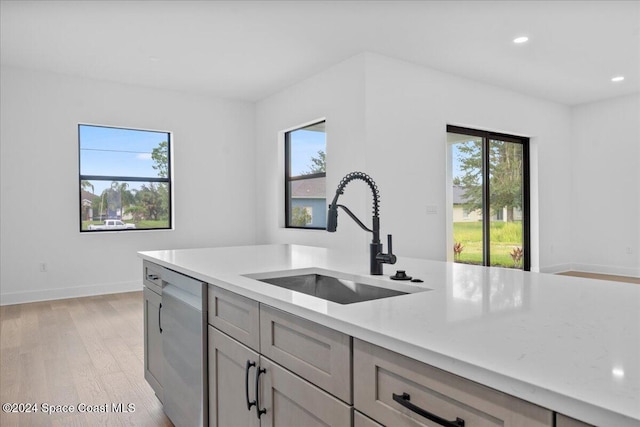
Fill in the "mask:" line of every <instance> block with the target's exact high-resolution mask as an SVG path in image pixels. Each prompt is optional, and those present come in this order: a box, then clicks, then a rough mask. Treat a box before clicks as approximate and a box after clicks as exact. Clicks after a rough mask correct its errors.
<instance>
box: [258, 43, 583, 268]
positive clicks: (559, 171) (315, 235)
mask: <svg viewBox="0 0 640 427" xmlns="http://www.w3.org/2000/svg"><path fill="white" fill-rule="evenodd" d="M347 106H348V107H347ZM321 116H326V117H327V188H328V189H329V191H331V192H332V193H333V191H334V190H333V189H335V187H336V185H337V183H338V182H339V180H340V178H341V177H342V176H343V175H344V174H345V173H347V172H350V171H353V170H363V171H364V172H367V173H369V174H371V176H372V177H373V178H374V179H375V181H376V183H377V184H378V186H379V188H380V192H381V224H382V233H383V237H384V234H386V233H392V234H393V235H394V251H395V252H396V253H397V254H398V255H400V256H402V255H404V256H412V257H421V258H429V259H438V260H445V259H446V256H447V247H448V246H447V239H446V227H447V217H446V188H447V187H446V161H445V159H446V149H447V145H446V125H447V124H454V125H461V126H468V127H472V128H480V129H487V130H493V131H498V132H505V133H512V134H517V135H525V136H529V137H531V143H532V156H533V166H534V167H533V168H532V169H533V171H532V190H533V192H534V196H537V197H534V206H533V207H532V215H533V219H534V222H535V224H534V225H533V227H532V232H533V234H534V235H533V243H534V245H535V247H534V249H536V248H538V249H539V251H536V254H535V255H534V256H533V267H534V269H537V268H538V267H539V266H540V267H542V268H543V269H545V268H548V269H553V268H559V266H564V265H567V264H568V263H569V260H570V258H569V248H570V230H569V228H568V227H567V225H566V224H567V223H568V222H569V221H570V219H571V203H570V197H569V195H570V191H571V173H570V168H569V167H568V165H569V164H570V163H571V153H570V146H569V140H570V134H569V132H570V125H569V123H570V110H569V108H568V107H566V106H562V105H559V104H554V103H551V102H546V101H541V100H538V99H534V98H531V97H527V96H524V95H520V94H517V93H514V92H511V91H506V90H502V89H499V88H495V87H491V86H487V85H484V84H479V83H476V82H473V81H469V80H466V79H462V78H458V77H455V76H452V75H449V74H444V73H440V72H437V71H434V70H431V69H427V68H424V67H419V66H415V65H413V64H409V63H406V62H402V61H398V60H394V59H391V58H387V57H383V56H380V55H376V54H363V55H359V56H357V57H356V58H353V59H351V60H348V61H345V62H344V63H342V64H339V65H338V66H336V67H334V68H332V69H331V70H329V71H327V72H324V73H321V74H319V75H317V76H315V77H314V78H312V79H309V80H307V81H304V82H302V83H300V84H298V85H296V86H295V87H294V88H290V89H288V90H286V91H283V92H281V93H279V94H277V95H274V96H272V97H270V98H267V99H265V100H263V101H262V102H260V103H259V104H258V107H257V110H256V121H257V126H256V138H257V141H258V147H257V152H258V158H261V159H265V160H268V161H265V162H259V163H262V164H261V165H260V166H259V167H260V169H259V170H258V177H260V178H259V179H258V181H257V189H258V194H263V195H264V197H261V198H260V199H259V200H258V203H259V205H258V206H260V210H261V211H262V212H263V217H264V221H262V222H260V221H259V225H258V228H264V231H262V232H261V234H260V239H261V240H262V241H265V242H272V241H288V242H296V243H305V244H316V245H319V246H332V245H349V246H350V247H353V248H360V249H362V250H367V246H366V242H367V241H368V240H370V236H368V235H367V234H366V233H364V232H363V231H361V230H360V229H359V228H358V227H357V226H356V225H355V224H354V223H353V222H352V221H351V220H350V219H348V218H347V217H346V215H343V216H342V217H341V220H340V221H339V228H338V232H337V233H336V234H335V235H332V234H329V233H324V232H322V231H299V230H284V229H282V228H281V227H282V224H281V223H279V222H278V218H279V217H281V216H282V215H283V214H282V208H281V206H282V205H283V203H284V202H283V199H282V195H281V192H279V191H280V189H279V187H281V186H282V184H281V181H278V182H276V181H275V179H276V178H277V177H278V176H280V175H281V173H282V172H281V167H282V163H281V161H280V160H279V158H280V157H281V152H280V151H279V149H278V145H277V141H276V140H277V138H276V135H277V132H278V131H279V130H281V129H285V128H288V127H291V126H294V125H296V124H299V123H301V122H304V121H306V120H310V119H313V118H314V117H321ZM349 126H350V127H351V129H352V130H358V129H361V130H358V131H357V132H356V133H357V135H358V137H357V138H355V139H354V138H348V137H347V136H348V135H347V134H346V133H345V129H348V127H349ZM278 162H280V163H278ZM538 164H540V165H544V168H542V167H540V168H539V170H538V168H537V166H536V165H538ZM263 178H264V179H263ZM274 186H275V188H274ZM357 186H358V184H356V183H353V184H350V186H349V187H348V189H347V191H346V192H345V196H343V197H345V199H343V198H341V201H342V200H345V204H347V205H349V206H351V207H354V206H355V207H354V209H352V210H354V212H355V213H356V214H357V215H358V216H360V217H361V218H362V219H366V222H367V223H368V222H369V221H370V220H369V218H368V217H367V216H368V215H369V214H370V195H369V191H368V189H367V188H366V186H365V185H362V186H361V188H360V189H357V188H356V187H357ZM348 195H349V196H351V197H354V196H358V197H360V199H359V200H357V201H356V202H348V201H347V199H346V197H347V196H348ZM350 203H354V204H350ZM427 206H436V208H437V213H436V214H430V215H427V212H426V211H427ZM260 224H262V225H260ZM552 249H553V250H552ZM538 253H539V256H538Z"/></svg>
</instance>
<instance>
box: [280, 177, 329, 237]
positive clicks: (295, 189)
mask: <svg viewBox="0 0 640 427" xmlns="http://www.w3.org/2000/svg"><path fill="white" fill-rule="evenodd" d="M289 194H290V196H291V198H290V202H289V203H290V205H289V215H290V216H289V218H288V223H289V226H290V227H309V228H326V227H327V199H326V178H324V177H320V178H309V179H299V180H296V181H289Z"/></svg>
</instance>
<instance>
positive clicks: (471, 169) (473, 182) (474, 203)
mask: <svg viewBox="0 0 640 427" xmlns="http://www.w3.org/2000/svg"><path fill="white" fill-rule="evenodd" d="M456 148H457V149H458V161H460V170H461V172H462V173H463V175H462V176H460V177H455V178H454V184H455V185H459V186H460V187H462V188H463V189H464V198H465V203H464V207H465V209H467V210H468V211H470V212H472V211H475V210H477V209H481V208H482V143H481V142H480V141H476V140H472V141H467V142H462V143H458V144H456Z"/></svg>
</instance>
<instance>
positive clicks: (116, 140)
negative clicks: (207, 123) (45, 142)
mask: <svg viewBox="0 0 640 427" xmlns="http://www.w3.org/2000/svg"><path fill="white" fill-rule="evenodd" d="M79 132H80V167H81V170H80V174H81V175H103V176H105V175H106V176H130V177H137V176H139V177H157V176H158V172H157V171H156V170H155V169H153V167H152V166H153V165H154V162H153V160H152V159H151V152H152V151H153V149H154V148H156V147H157V146H158V145H159V144H160V143H161V142H162V141H166V140H167V138H168V134H167V133H166V132H155V131H144V130H133V129H120V128H109V127H101V126H91V125H80V126H79ZM320 150H322V151H325V152H326V133H325V132H318V131H310V130H304V129H300V130H296V131H293V132H291V174H292V175H294V176H295V175H300V174H301V173H302V172H306V171H308V170H309V169H310V167H311V165H312V162H311V158H312V157H316V156H317V155H318V151H320ZM91 183H92V184H93V186H94V190H93V193H94V194H97V195H99V194H101V193H102V191H103V190H105V189H106V188H109V186H110V185H111V181H110V180H108V181H98V180H92V181H91ZM140 184H141V183H135V182H131V183H130V189H136V188H139V186H140Z"/></svg>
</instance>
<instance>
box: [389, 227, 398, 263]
mask: <svg viewBox="0 0 640 427" xmlns="http://www.w3.org/2000/svg"><path fill="white" fill-rule="evenodd" d="M387 249H388V251H389V253H387V259H388V261H387V264H395V263H396V256H395V255H394V254H393V240H392V238H391V234H387Z"/></svg>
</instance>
